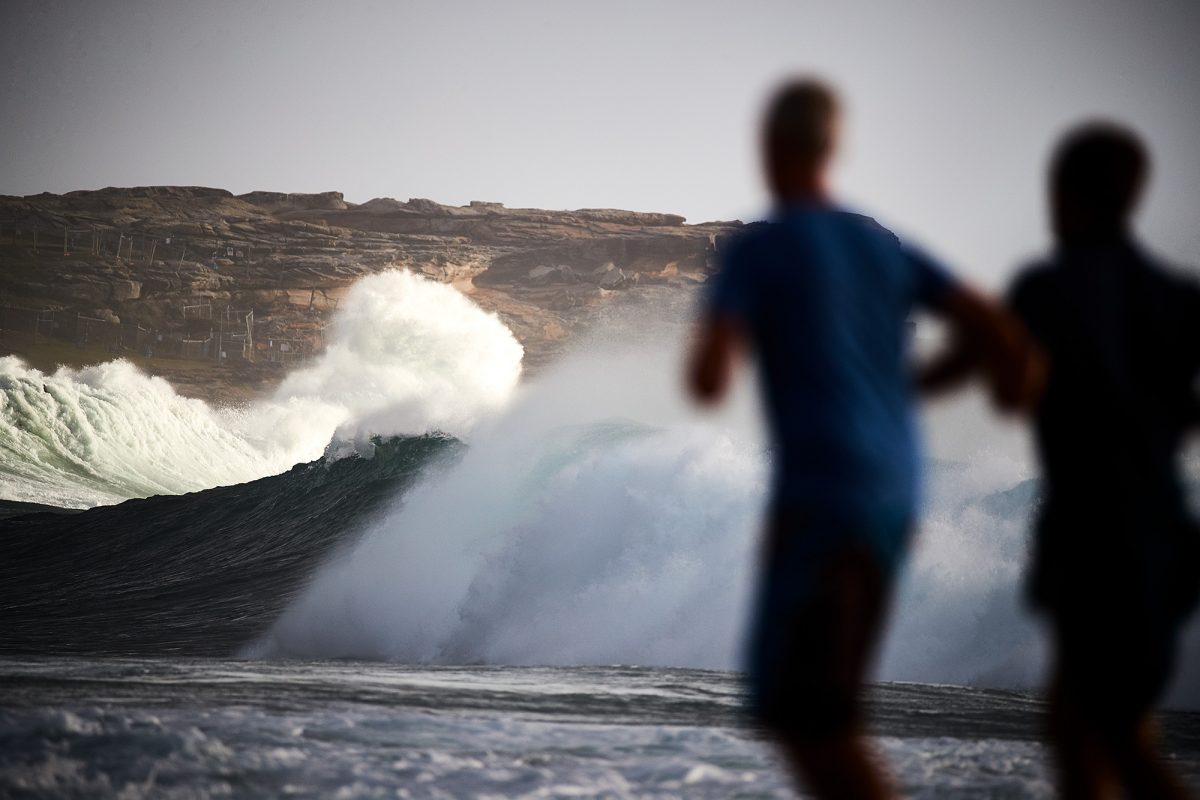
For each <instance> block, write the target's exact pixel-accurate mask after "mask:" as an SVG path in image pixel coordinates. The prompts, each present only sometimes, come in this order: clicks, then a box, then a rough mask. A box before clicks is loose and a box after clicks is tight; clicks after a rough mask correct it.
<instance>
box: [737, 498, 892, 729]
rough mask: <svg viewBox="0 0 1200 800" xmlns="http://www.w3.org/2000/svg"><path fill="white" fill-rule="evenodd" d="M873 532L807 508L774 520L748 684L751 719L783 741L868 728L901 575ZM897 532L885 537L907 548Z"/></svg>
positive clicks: (780, 514)
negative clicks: (874, 673)
mask: <svg viewBox="0 0 1200 800" xmlns="http://www.w3.org/2000/svg"><path fill="white" fill-rule="evenodd" d="M873 524H877V523H870V524H865V523H863V522H861V521H851V520H848V519H845V518H839V517H838V516H837V515H828V514H813V513H811V512H806V511H803V510H793V511H777V512H776V513H775V514H774V516H773V519H772V520H771V523H770V527H769V530H768V537H767V544H766V552H765V563H764V565H763V583H762V586H761V588H760V594H759V598H758V607H757V609H756V617H755V621H754V629H753V632H752V634H751V641H750V652H749V659H748V661H749V664H748V673H749V675H748V677H749V682H750V687H749V688H750V710H751V712H752V713H753V714H754V716H755V717H756V718H757V719H758V721H759V722H761V723H762V724H763V725H765V726H767V727H768V728H769V729H771V730H772V731H774V732H775V733H776V734H778V735H781V736H784V737H787V738H789V739H792V740H794V741H796V740H798V741H805V740H807V741H813V742H819V741H823V740H827V739H829V738H832V737H835V736H838V735H840V734H842V733H844V732H846V731H847V730H850V729H852V728H854V727H855V726H857V725H858V724H859V723H860V721H861V716H862V713H861V690H862V685H863V682H864V680H865V678H866V676H867V672H868V670H869V668H870V665H871V661H872V657H873V655H874V652H875V645H876V643H877V641H878V638H879V634H880V629H881V626H882V622H883V619H884V616H885V612H886V608H887V603H888V599H889V597H890V594H891V583H892V572H893V570H892V569H891V567H890V565H889V564H888V563H887V561H886V559H885V558H884V557H881V555H880V553H879V551H878V548H877V546H876V544H875V542H877V541H878V539H879V536H880V535H881V532H880V531H878V530H874V531H873V530H869V529H868V528H869V527H870V525H873ZM898 525H899V526H900V528H899V529H898V530H893V531H883V532H882V535H883V536H884V537H885V538H888V537H899V538H900V539H901V540H902V539H903V538H904V537H905V536H906V535H907V528H908V522H907V520H904V521H902V522H900V523H898Z"/></svg>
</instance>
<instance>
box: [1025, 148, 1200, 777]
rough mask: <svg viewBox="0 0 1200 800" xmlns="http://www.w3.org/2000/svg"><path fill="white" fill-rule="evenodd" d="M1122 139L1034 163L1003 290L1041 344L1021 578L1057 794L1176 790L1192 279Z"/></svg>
mask: <svg viewBox="0 0 1200 800" xmlns="http://www.w3.org/2000/svg"><path fill="white" fill-rule="evenodd" d="M1147 162H1148V159H1147V156H1146V151H1145V149H1144V147H1143V146H1142V144H1141V142H1140V141H1139V140H1138V138H1137V137H1136V136H1135V135H1134V134H1132V133H1130V132H1129V131H1126V130H1124V129H1122V128H1119V127H1116V126H1112V125H1106V124H1096V125H1090V126H1087V127H1084V128H1081V129H1079V130H1076V131H1074V132H1073V133H1071V134H1069V135H1068V136H1067V138H1066V139H1065V140H1064V142H1063V143H1062V145H1061V146H1060V148H1059V150H1058V152H1057V154H1056V156H1055V158H1054V162H1053V165H1052V168H1051V174H1050V196H1051V211H1052V215H1053V225H1054V233H1055V236H1056V239H1057V249H1056V251H1055V252H1054V254H1053V255H1052V256H1051V257H1050V258H1049V259H1048V260H1047V261H1045V262H1044V263H1041V264H1038V265H1035V266H1032V267H1030V268H1029V269H1027V270H1025V271H1024V272H1023V273H1022V274H1021V275H1020V276H1019V277H1018V278H1017V280H1016V282H1015V284H1014V286H1013V289H1012V293H1011V304H1012V307H1013V309H1014V310H1015V311H1016V313H1017V314H1018V315H1019V316H1020V317H1021V318H1023V319H1024V320H1025V322H1026V324H1027V325H1028V326H1029V329H1030V331H1032V333H1033V334H1034V336H1035V337H1036V338H1037V339H1038V341H1039V342H1040V343H1041V344H1042V346H1043V347H1044V349H1045V351H1046V353H1047V354H1048V358H1049V365H1050V366H1049V380H1048V382H1047V385H1046V391H1045V396H1044V397H1043V399H1042V401H1041V403H1040V405H1039V407H1038V409H1037V414H1036V431H1037V442H1038V450H1039V455H1040V458H1041V462H1042V470H1043V474H1044V480H1045V501H1044V504H1043V506H1042V508H1041V514H1040V519H1039V521H1038V526H1037V536H1036V541H1035V554H1034V564H1033V573H1032V581H1031V590H1032V597H1033V601H1034V603H1035V604H1036V605H1037V606H1038V607H1039V608H1041V609H1043V610H1044V611H1045V613H1046V615H1047V616H1048V618H1049V621H1050V623H1051V626H1052V628H1053V632H1054V639H1055V648H1056V664H1055V668H1054V678H1053V684H1052V702H1053V719H1052V739H1053V743H1054V746H1055V748H1056V752H1057V755H1058V760H1059V764H1060V769H1061V777H1062V788H1063V792H1064V794H1065V795H1066V796H1068V797H1100V796H1106V793H1107V791H1108V789H1109V788H1110V785H1111V784H1112V783H1113V782H1114V781H1115V782H1119V783H1121V784H1123V785H1124V787H1125V789H1126V790H1127V791H1128V792H1129V794H1130V796H1132V797H1183V796H1185V794H1186V793H1185V792H1184V790H1183V789H1182V788H1181V784H1180V783H1179V782H1178V780H1177V779H1176V778H1175V777H1174V776H1173V775H1172V774H1171V773H1170V771H1169V770H1168V769H1167V767H1166V765H1165V764H1164V763H1163V761H1162V760H1161V758H1159V757H1158V755H1157V749H1156V746H1155V744H1154V742H1153V732H1152V730H1151V726H1150V711H1151V709H1152V708H1153V706H1154V703H1155V702H1156V700H1157V698H1158V697H1159V696H1160V694H1161V693H1162V691H1163V689H1164V687H1165V686H1166V684H1167V681H1168V680H1169V678H1170V676H1171V672H1172V668H1173V664H1174V661H1175V654H1176V642H1177V639H1178V633H1179V629H1180V626H1181V624H1182V623H1183V621H1184V619H1185V617H1186V616H1187V615H1188V613H1189V612H1190V611H1191V610H1192V608H1193V607H1194V606H1195V603H1196V597H1197V590H1198V587H1200V532H1198V531H1197V527H1196V524H1195V522H1194V521H1192V520H1191V519H1189V517H1188V512H1187V509H1186V505H1185V499H1184V490H1183V486H1182V482H1181V479H1180V476H1179V471H1178V463H1177V462H1178V457H1179V451H1180V447H1181V444H1182V441H1183V438H1184V435H1185V434H1186V433H1187V432H1188V431H1189V429H1194V428H1195V427H1196V425H1197V422H1200V402H1198V400H1197V391H1196V380H1197V377H1200V286H1198V285H1197V284H1196V282H1195V281H1191V280H1187V279H1185V278H1183V277H1181V276H1178V275H1174V274H1172V273H1171V272H1169V271H1168V270H1166V269H1164V268H1162V267H1161V266H1159V264H1158V262H1157V261H1156V260H1155V259H1154V258H1153V257H1152V256H1150V255H1149V254H1148V253H1147V252H1146V251H1145V250H1144V249H1143V248H1142V247H1141V246H1140V245H1139V244H1138V243H1137V241H1136V240H1135V238H1134V237H1133V235H1132V233H1131V230H1130V218H1131V216H1132V212H1133V209H1134V207H1135V205H1136V202H1137V200H1138V196H1139V194H1140V193H1141V189H1142V186H1143V184H1144V183H1145V180H1146V173H1147Z"/></svg>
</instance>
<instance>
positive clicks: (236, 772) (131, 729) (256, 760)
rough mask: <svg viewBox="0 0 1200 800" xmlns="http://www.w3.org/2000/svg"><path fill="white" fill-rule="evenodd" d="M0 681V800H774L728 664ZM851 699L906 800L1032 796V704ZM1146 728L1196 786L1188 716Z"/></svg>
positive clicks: (201, 663) (63, 666) (1198, 742)
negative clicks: (859, 704) (866, 717)
mask: <svg viewBox="0 0 1200 800" xmlns="http://www.w3.org/2000/svg"><path fill="white" fill-rule="evenodd" d="M0 686H2V687H3V698H4V699H3V702H2V704H0V796H3V797H11V798H39V797H79V798H83V797H88V798H91V797H122V798H136V797H164V798H193V797H235V798H239V797H245V798H251V797H314V798H316V797H321V798H327V797H333V798H356V797H399V798H410V797H411V798H486V797H509V798H543V797H573V798H590V797H594V798H643V797H655V798H668V797H679V798H729V797H738V798H768V797H791V796H794V793H793V789H792V786H791V784H790V783H789V780H788V776H787V774H786V773H785V771H784V769H783V768H782V766H781V764H780V761H779V759H778V758H777V757H776V755H775V754H774V753H773V752H772V750H771V748H770V746H769V745H768V744H767V743H766V742H765V741H764V740H763V738H762V736H761V735H760V733H759V732H758V731H757V730H756V729H754V728H753V727H752V726H751V725H749V724H748V723H747V722H746V720H745V719H744V717H743V716H742V715H741V713H740V710H739V709H740V696H739V682H738V676H737V675H736V674H734V673H729V672H718V671H706V670H685V669H662V668H639V667H619V666H614V667H567V668H563V667H553V668H550V667H546V668H542V667H440V668H428V667H405V666H398V665H393V664H386V663H376V662H337V661H333V662H331V661H324V662H304V661H241V660H188V659H171V660H164V659H86V658H12V657H9V658H5V659H3V660H0ZM871 698H872V699H871V708H872V718H873V720H874V723H873V724H874V730H875V732H876V734H877V735H878V745H879V749H880V750H881V752H882V753H883V754H884V755H885V756H886V757H887V759H888V761H889V762H890V763H891V765H892V767H893V769H894V771H895V773H896V774H897V776H898V780H899V782H900V784H901V786H902V788H903V790H904V792H905V793H906V794H908V795H909V796H912V797H918V798H935V797H955V798H959V797H979V798H984V797H986V798H997V797H1013V798H1017V797H1021V798H1025V797H1049V796H1051V795H1052V786H1051V783H1050V779H1051V775H1050V771H1049V767H1048V764H1047V761H1046V754H1045V751H1044V749H1043V747H1042V745H1041V744H1040V743H1039V741H1038V732H1039V725H1040V722H1041V713H1042V707H1041V704H1040V702H1039V700H1038V699H1036V698H1035V697H1034V696H1031V695H1029V694H1025V693H1020V692H1007V691H993V690H979V689H966V688H961V687H943V686H930V685H921V684H882V685H878V686H876V687H874V688H873V689H872V693H871ZM1163 729H1164V736H1165V741H1166V748H1167V750H1168V752H1169V753H1170V758H1171V759H1172V760H1173V761H1174V762H1175V763H1176V764H1177V765H1178V766H1179V768H1180V769H1181V770H1182V771H1183V772H1184V773H1185V774H1186V775H1187V777H1188V779H1189V780H1190V781H1192V782H1193V783H1195V784H1196V785H1198V786H1200V714H1195V713H1168V714H1165V715H1164V716H1163Z"/></svg>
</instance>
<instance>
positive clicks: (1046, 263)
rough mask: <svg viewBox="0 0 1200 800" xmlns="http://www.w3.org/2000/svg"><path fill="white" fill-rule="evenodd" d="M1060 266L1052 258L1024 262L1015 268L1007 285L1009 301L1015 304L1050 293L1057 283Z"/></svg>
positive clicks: (1059, 275) (1060, 271) (1060, 272)
mask: <svg viewBox="0 0 1200 800" xmlns="http://www.w3.org/2000/svg"><path fill="white" fill-rule="evenodd" d="M1061 274H1062V265H1061V264H1059V263H1058V262H1057V261H1056V260H1055V259H1054V258H1039V259H1034V260H1031V261H1027V262H1025V263H1024V264H1023V265H1021V266H1020V267H1018V268H1017V271H1016V274H1015V275H1014V276H1013V279H1012V281H1011V282H1010V283H1009V285H1008V297H1009V300H1010V301H1012V302H1014V303H1017V302H1020V301H1021V300H1022V299H1026V298H1031V297H1033V296H1036V295H1039V294H1041V293H1043V292H1046V291H1050V290H1051V289H1052V288H1053V287H1054V286H1056V285H1057V284H1058V283H1059V280H1060V277H1061Z"/></svg>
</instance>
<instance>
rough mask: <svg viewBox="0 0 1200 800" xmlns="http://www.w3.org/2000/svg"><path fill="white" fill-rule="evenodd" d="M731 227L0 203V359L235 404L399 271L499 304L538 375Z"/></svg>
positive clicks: (199, 202) (478, 212)
mask: <svg viewBox="0 0 1200 800" xmlns="http://www.w3.org/2000/svg"><path fill="white" fill-rule="evenodd" d="M739 225H740V223H737V222H710V223H703V224H699V225H688V224H685V221H684V219H683V218H682V217H679V216H675V215H672V214H654V213H639V212H632V211H620V210H614V209H579V210H575V211H548V210H539V209H523V208H506V207H505V206H503V205H502V204H500V203H491V202H472V203H470V204H469V205H467V206H446V205H441V204H439V203H436V202H434V201H432V200H423V199H413V200H408V201H404V202H401V201H398V200H393V199H389V198H379V199H375V200H371V201H369V202H366V203H360V204H356V203H350V202H347V201H346V200H345V199H344V198H343V196H342V194H341V193H340V192H323V193H319V194H284V193H279V192H250V193H248V194H243V195H237V196H235V195H233V194H231V193H230V192H227V191H224V190H222V189H212V188H204V187H179V186H149V187H134V188H109V189H101V190H97V191H76V192H68V193H66V194H62V195H55V194H48V193H47V194H39V195H31V196H27V197H11V196H0V306H2V307H3V308H2V315H0V352H5V353H10V352H11V353H17V354H18V355H22V356H23V357H26V358H27V360H30V361H31V363H34V364H35V365H36V366H39V367H42V368H45V367H47V366H51V367H52V366H53V363H89V362H93V361H98V360H103V359H104V358H109V357H112V356H113V354H117V353H119V354H122V355H124V356H125V357H129V358H130V359H131V360H134V361H135V363H139V365H140V366H142V367H143V368H144V369H146V370H147V371H149V372H152V373H156V374H161V375H164V376H165V377H167V378H168V379H170V380H172V381H173V382H174V383H175V384H176V385H177V387H178V388H179V390H180V391H181V392H183V393H185V394H191V395H195V396H200V397H204V398H205V399H208V400H214V401H218V402H236V401H238V400H241V399H245V398H246V397H248V396H251V395H253V394H255V393H257V392H260V391H265V390H267V389H269V388H270V386H272V385H273V384H274V382H275V381H277V380H278V378H279V377H280V376H281V375H282V373H283V372H284V371H285V370H286V368H287V365H288V364H289V363H292V362H294V361H297V360H301V359H303V358H307V357H310V356H311V355H313V354H315V353H317V352H319V351H320V349H321V347H322V345H323V337H322V330H323V328H324V327H325V325H326V324H327V322H328V319H329V316H330V315H331V314H332V313H333V312H334V310H335V309H336V306H337V302H338V300H339V298H340V297H341V295H342V294H343V293H344V292H345V290H346V289H347V287H348V286H349V285H350V284H351V283H353V282H354V281H355V280H356V279H357V278H359V277H361V276H363V275H366V274H369V273H372V272H377V271H380V270H385V269H394V268H404V269H410V270H412V271H414V272H416V273H419V274H421V275H424V276H426V277H428V278H431V279H434V280H438V281H443V282H447V283H451V284H453V285H454V286H455V287H457V288H458V289H459V290H461V291H463V292H464V293H467V294H469V295H470V296H471V298H472V300H474V301H475V302H476V303H478V304H479V305H480V306H481V307H483V308H485V309H487V310H490V311H495V312H496V313H497V314H498V315H499V316H500V317H501V319H503V321H504V322H505V323H506V324H507V325H508V326H509V327H510V328H511V329H512V331H513V333H514V334H515V335H516V336H517V338H518V339H519V340H520V341H521V343H522V344H523V345H524V346H525V350H526V364H527V366H528V367H529V368H530V369H532V370H535V371H536V370H537V369H538V368H539V367H541V366H543V365H544V364H546V363H547V362H548V361H549V360H551V359H552V358H553V357H554V356H555V355H556V354H557V353H559V352H561V351H562V349H563V348H564V347H565V346H566V344H567V343H568V342H569V341H570V339H571V337H572V336H573V335H574V334H576V333H577V332H578V331H579V330H580V329H581V327H582V326H584V325H585V324H586V322H587V320H589V319H590V318H592V316H593V315H594V313H595V312H596V311H597V309H601V308H603V307H604V306H606V305H609V304H612V303H619V302H620V301H621V300H622V299H623V298H628V297H630V296H632V295H636V294H637V293H638V292H639V291H640V290H644V289H647V288H648V287H663V286H667V287H671V286H675V287H681V288H682V287H686V286H689V285H694V284H696V283H700V282H703V281H704V280H705V279H706V277H707V276H708V274H709V273H710V271H711V269H712V261H713V254H714V252H715V250H716V249H717V248H718V247H719V245H720V243H721V241H722V239H723V238H724V237H726V236H728V235H730V234H731V233H732V232H734V231H735V230H736V229H737V227H738V226H739Z"/></svg>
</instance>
